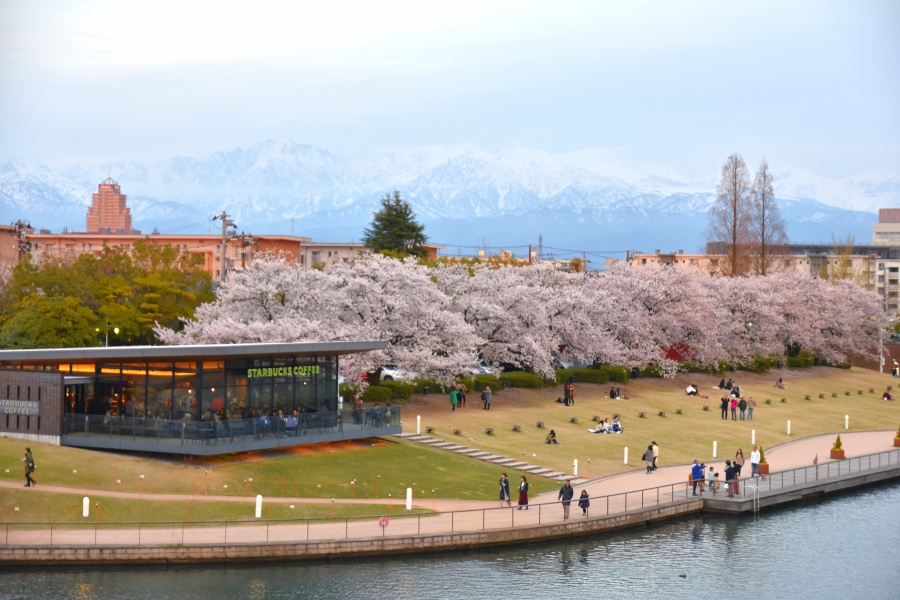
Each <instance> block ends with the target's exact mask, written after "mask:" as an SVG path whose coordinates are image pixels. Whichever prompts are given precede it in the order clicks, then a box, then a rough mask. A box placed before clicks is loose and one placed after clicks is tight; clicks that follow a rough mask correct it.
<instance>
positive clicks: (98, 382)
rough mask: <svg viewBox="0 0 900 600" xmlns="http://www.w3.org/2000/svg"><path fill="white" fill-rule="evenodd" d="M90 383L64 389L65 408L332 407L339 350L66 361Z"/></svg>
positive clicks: (165, 412)
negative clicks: (184, 358) (180, 358)
mask: <svg viewBox="0 0 900 600" xmlns="http://www.w3.org/2000/svg"><path fill="white" fill-rule="evenodd" d="M61 370H64V371H66V372H69V373H78V374H84V375H93V377H94V384H93V385H84V386H80V388H79V389H78V395H77V396H76V395H75V394H74V392H75V391H74V390H70V391H69V392H67V394H71V395H72V397H71V398H69V396H67V401H66V411H67V412H75V413H86V414H97V415H104V414H106V413H107V412H109V413H110V414H112V415H118V416H127V417H136V418H147V417H152V418H161V419H167V420H179V419H180V420H203V421H211V420H216V419H218V420H224V419H240V418H250V417H255V416H259V415H262V414H263V413H265V414H268V415H272V414H276V413H277V411H279V410H280V411H283V413H284V414H290V413H291V412H293V411H294V410H297V411H298V412H300V413H317V412H335V411H337V392H338V382H337V357H335V356H319V357H316V356H298V357H286V358H261V359H240V360H226V361H206V362H203V363H196V362H190V361H185V362H153V363H143V362H142V363H102V364H97V365H64V366H63V367H62V368H61Z"/></svg>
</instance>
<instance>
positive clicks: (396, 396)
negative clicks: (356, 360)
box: [379, 381, 416, 400]
mask: <svg viewBox="0 0 900 600" xmlns="http://www.w3.org/2000/svg"><path fill="white" fill-rule="evenodd" d="M379 387H386V388H388V389H390V390H391V399H392V400H409V399H410V398H412V395H413V394H414V393H415V392H416V385H415V384H414V383H408V382H406V381H382V382H381V383H380V384H379Z"/></svg>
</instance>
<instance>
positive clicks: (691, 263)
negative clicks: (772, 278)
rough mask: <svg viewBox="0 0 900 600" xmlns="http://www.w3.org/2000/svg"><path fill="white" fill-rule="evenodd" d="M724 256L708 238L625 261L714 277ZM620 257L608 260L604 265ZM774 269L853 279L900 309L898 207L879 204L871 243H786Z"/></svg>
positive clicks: (719, 246) (891, 308) (895, 310)
mask: <svg viewBox="0 0 900 600" xmlns="http://www.w3.org/2000/svg"><path fill="white" fill-rule="evenodd" d="M724 260H725V246H724V245H723V244H722V243H721V242H710V243H709V244H707V246H706V254H685V253H684V251H683V250H678V251H676V252H661V251H659V250H656V251H655V252H654V253H653V254H644V253H641V252H637V251H629V252H628V254H627V256H626V258H625V262H627V263H628V264H630V265H631V266H633V267H635V268H643V267H646V266H647V265H663V266H675V267H679V268H686V269H691V270H693V271H695V272H697V273H702V274H704V275H709V276H712V277H715V276H717V275H718V274H719V265H720V262H721V261H724ZM618 262H621V261H619V260H616V259H608V260H607V268H609V267H611V266H612V265H614V264H616V263H618ZM773 270H774V271H793V272H800V273H809V274H811V275H813V276H815V277H830V278H835V279H851V280H853V281H855V282H856V283H858V284H859V285H861V286H863V287H865V288H866V289H869V290H873V291H875V292H876V293H877V294H878V295H879V296H881V298H882V299H883V300H884V308H885V310H886V311H887V312H888V313H890V314H892V315H896V314H897V313H898V312H900V208H882V209H881V210H879V211H878V223H876V224H874V225H873V226H872V243H871V244H852V245H846V246H845V247H842V245H841V243H840V242H839V243H838V244H834V243H831V244H789V245H788V246H787V253H786V254H784V255H782V256H777V257H774V265H773Z"/></svg>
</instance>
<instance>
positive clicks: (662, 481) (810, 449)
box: [0, 430, 895, 513]
mask: <svg viewBox="0 0 900 600" xmlns="http://www.w3.org/2000/svg"><path fill="white" fill-rule="evenodd" d="M835 435H836V434H833V433H829V434H823V435H818V436H813V437H808V438H801V439H798V440H793V441H790V442H787V443H784V444H781V445H779V446H772V447H770V448H767V449H766V461H767V462H768V463H769V465H770V468H771V470H772V472H777V471H787V470H790V469H797V468H801V467H807V466H810V465H812V464H813V460H814V458H816V457H818V464H820V465H823V464H826V463H828V462H832V461H831V459H830V458H829V453H830V450H831V445H832V443H833V442H834V438H835ZM894 435H895V432H894V431H893V430H891V431H860V432H844V433H841V440H842V442H843V446H844V448H845V450H846V457H847V458H853V457H856V456H864V455H867V454H874V453H876V452H883V451H886V450H890V449H892V448H893V444H894ZM405 437H406V438H407V439H409V436H405ZM435 447H438V448H440V446H435ZM445 449H446V448H445ZM448 451H451V452H452V451H453V449H449V450H448ZM475 452H476V453H477V452H478V451H477V450H475ZM485 454H486V453H485ZM730 457H731V455H730V453H729V456H728V457H720V458H716V459H711V458H703V457H702V456H699V457H697V458H698V459H700V460H701V461H703V462H705V463H706V465H707V466H714V467H715V469H716V471H717V472H722V473H723V475H722V477H721V479H722V480H723V481H724V471H725V459H726V458H730ZM498 458H501V457H498ZM476 459H478V457H476ZM746 459H747V463H746V466H745V470H749V463H750V453H749V451H748V452H747V453H746ZM640 465H641V466H640V467H639V468H637V469H636V470H634V471H629V472H626V473H619V474H616V475H609V476H604V477H597V478H593V479H577V478H572V481H573V485H574V486H575V488H576V494H575V496H576V499H577V497H578V495H579V493H580V491H581V490H582V489H586V490H588V494H590V496H591V498H598V497H602V496H609V495H614V494H622V493H626V492H638V491H640V490H645V489H648V488H654V487H659V486H665V485H671V484H679V483H684V482H685V481H686V480H687V475H688V473H689V471H690V465H684V464H682V465H661V466H660V467H659V468H658V469H657V470H656V471H655V472H653V473H651V474H649V475H648V474H647V473H646V472H645V470H644V468H643V461H640ZM505 466H509V467H510V469H514V468H516V467H514V466H511V465H505ZM535 468H537V469H540V467H535ZM544 470H545V471H548V472H551V473H552V475H553V476H554V477H556V478H561V479H564V478H565V475H562V474H559V473H556V472H552V471H551V470H550V469H544ZM744 479H746V478H744ZM11 488H21V485H20V484H18V483H10V482H0V489H11ZM38 489H40V490H41V491H43V492H55V493H64V494H78V495H85V491H84V489H81V488H71V487H63V486H52V485H41V486H40V487H39V488H38ZM87 495H89V496H97V497H116V498H134V499H137V498H139V497H140V498H143V499H145V500H192V501H196V502H243V503H246V502H252V501H253V499H254V498H255V497H244V496H215V495H195V496H192V495H176V494H147V493H145V494H141V495H140V496H139V495H138V494H135V493H133V492H114V491H111V490H95V489H91V490H88V491H87ZM513 496H514V498H513V501H514V502H515V494H513ZM556 500H557V491H556V490H549V491H547V492H544V493H541V494H538V495H537V496H536V497H534V498H532V499H531V503H532V504H539V503H551V502H556ZM264 502H265V503H280V504H322V503H327V502H328V499H326V498H300V499H295V498H277V497H265V498H264ZM334 502H335V503H336V504H370V505H371V504H381V505H385V506H387V505H393V506H394V510H395V511H397V512H398V513H399V512H400V511H401V510H402V508H401V507H403V506H405V499H401V498H393V499H387V498H380V499H377V500H376V499H372V498H361V499H355V500H354V499H350V498H336V499H334ZM414 504H415V506H417V507H420V508H424V509H429V510H432V509H433V510H436V511H438V512H451V511H466V510H480V509H484V508H494V507H496V506H497V501H496V500H458V499H452V498H437V499H434V500H432V499H417V500H416V501H415V503H414Z"/></svg>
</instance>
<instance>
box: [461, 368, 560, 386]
mask: <svg viewBox="0 0 900 600" xmlns="http://www.w3.org/2000/svg"><path fill="white" fill-rule="evenodd" d="M476 379H477V378H476ZM500 382H501V383H505V384H506V385H508V386H509V387H517V388H536V389H539V388H542V387H544V378H543V377H541V376H540V375H538V374H537V373H527V372H525V371H510V372H509V373H500Z"/></svg>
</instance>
